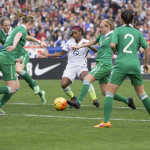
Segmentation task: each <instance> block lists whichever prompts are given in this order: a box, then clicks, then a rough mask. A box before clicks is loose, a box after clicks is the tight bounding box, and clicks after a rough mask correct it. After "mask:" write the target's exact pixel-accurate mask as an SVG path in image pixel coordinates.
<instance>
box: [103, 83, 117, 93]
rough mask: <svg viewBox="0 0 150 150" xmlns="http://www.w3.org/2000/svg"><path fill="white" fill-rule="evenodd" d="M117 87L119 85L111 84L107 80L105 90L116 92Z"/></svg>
mask: <svg viewBox="0 0 150 150" xmlns="http://www.w3.org/2000/svg"><path fill="white" fill-rule="evenodd" d="M118 88H119V85H116V84H112V83H110V82H109V83H108V86H107V89H106V92H109V93H112V94H115V93H116V92H117V90H118Z"/></svg>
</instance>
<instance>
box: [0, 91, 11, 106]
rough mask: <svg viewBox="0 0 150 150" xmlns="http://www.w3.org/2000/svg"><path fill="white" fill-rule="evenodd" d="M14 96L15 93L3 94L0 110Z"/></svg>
mask: <svg viewBox="0 0 150 150" xmlns="http://www.w3.org/2000/svg"><path fill="white" fill-rule="evenodd" d="M12 95H13V93H11V94H3V96H2V97H1V99H0V108H1V107H2V106H3V105H4V104H5V103H6V102H7V101H8V100H9V99H10V98H11V96H12Z"/></svg>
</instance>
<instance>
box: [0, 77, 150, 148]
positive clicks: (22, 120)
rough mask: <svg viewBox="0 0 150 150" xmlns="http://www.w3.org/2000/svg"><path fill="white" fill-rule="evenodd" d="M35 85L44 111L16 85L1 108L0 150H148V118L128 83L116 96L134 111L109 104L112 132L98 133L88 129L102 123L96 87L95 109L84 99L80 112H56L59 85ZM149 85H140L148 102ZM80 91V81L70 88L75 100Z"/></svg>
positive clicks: (54, 82) (26, 89)
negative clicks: (42, 93) (128, 99)
mask: <svg viewBox="0 0 150 150" xmlns="http://www.w3.org/2000/svg"><path fill="white" fill-rule="evenodd" d="M37 83H38V84H39V85H40V87H41V89H43V90H45V91H46V97H47V100H48V105H46V106H42V105H41V101H40V98H39V97H38V96H35V95H34V93H33V91H32V90H31V89H30V88H29V87H28V85H27V84H26V83H25V82H24V81H22V80H21V81H20V84H21V88H20V90H19V92H18V93H16V94H15V95H13V97H12V99H11V100H10V101H9V102H8V103H7V104H6V105H4V107H3V110H4V111H6V113H7V115H4V116H3V115H0V150H100V149H102V148H103V149H106V150H141V149H142V150H149V139H150V134H149V129H150V121H149V120H150V119H149V115H148V113H147V112H146V110H145V109H144V107H143V104H142V102H141V101H140V100H139V99H138V97H137V96H136V94H135V92H134V89H133V87H132V86H131V84H130V81H128V80H126V81H125V82H124V83H123V85H122V86H121V87H120V89H119V91H118V93H120V94H122V95H124V96H125V97H130V96H132V97H133V98H134V99H135V104H136V106H137V108H138V109H137V110H131V109H130V108H127V107H126V105H125V104H123V103H121V102H117V101H114V109H113V112H112V116H111V119H112V120H111V123H112V128H98V129H95V128H93V126H94V125H96V124H98V123H99V122H100V121H101V120H102V119H99V118H103V104H104V97H103V96H102V94H101V92H100V89H99V85H98V82H94V83H93V85H94V87H95V89H96V93H97V97H98V100H99V101H100V104H101V106H100V108H98V109H97V108H95V107H94V106H93V105H92V101H91V99H90V97H89V95H88V94H87V96H86V97H85V99H84V100H83V103H82V106H81V109H79V110H76V109H74V108H72V109H69V108H68V107H67V108H66V110H64V111H57V110H55V108H54V107H53V105H52V104H53V101H54V99H55V98H56V97H59V96H62V97H64V98H66V99H67V98H68V97H67V96H66V95H65V94H64V93H63V91H62V89H61V88H60V80H37ZM3 84H4V82H1V85H3ZM149 85H150V81H148V80H145V81H144V86H145V91H146V93H147V94H148V95H149V96H150V91H149ZM81 86H82V82H80V81H79V80H76V81H75V82H74V84H73V85H71V88H72V90H73V91H74V93H75V94H76V95H77V96H78V95H79V92H80V89H81ZM122 107H123V108H122ZM116 119H120V120H116ZM142 120H148V121H142Z"/></svg>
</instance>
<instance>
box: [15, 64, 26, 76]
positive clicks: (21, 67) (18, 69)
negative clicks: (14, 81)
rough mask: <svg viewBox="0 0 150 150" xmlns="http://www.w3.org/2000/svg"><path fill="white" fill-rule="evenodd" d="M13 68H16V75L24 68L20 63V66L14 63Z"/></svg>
mask: <svg viewBox="0 0 150 150" xmlns="http://www.w3.org/2000/svg"><path fill="white" fill-rule="evenodd" d="M15 67H16V72H17V73H18V74H20V72H21V71H22V70H23V69H24V68H25V65H24V64H23V63H22V64H20V63H16V64H15Z"/></svg>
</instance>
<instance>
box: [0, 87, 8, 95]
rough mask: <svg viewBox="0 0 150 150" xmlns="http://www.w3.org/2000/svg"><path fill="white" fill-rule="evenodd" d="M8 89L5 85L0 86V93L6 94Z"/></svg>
mask: <svg viewBox="0 0 150 150" xmlns="http://www.w3.org/2000/svg"><path fill="white" fill-rule="evenodd" d="M8 93H9V89H8V87H7V86H0V94H8Z"/></svg>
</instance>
